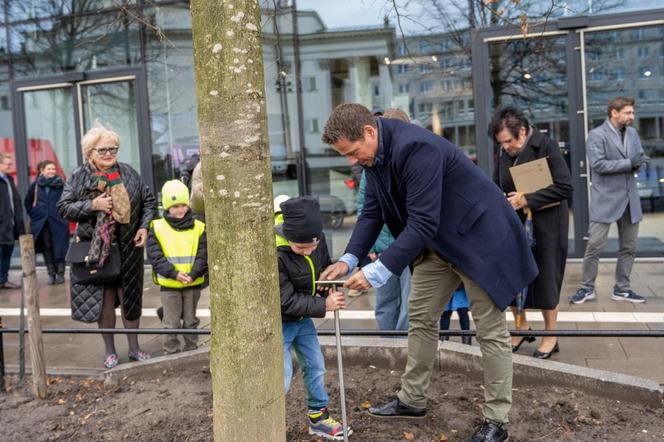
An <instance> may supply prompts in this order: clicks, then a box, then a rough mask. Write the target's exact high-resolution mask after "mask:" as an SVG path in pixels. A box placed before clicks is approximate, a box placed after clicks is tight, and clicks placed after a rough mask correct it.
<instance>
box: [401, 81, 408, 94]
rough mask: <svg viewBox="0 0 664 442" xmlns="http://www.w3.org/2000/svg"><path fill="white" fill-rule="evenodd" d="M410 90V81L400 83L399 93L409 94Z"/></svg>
mask: <svg viewBox="0 0 664 442" xmlns="http://www.w3.org/2000/svg"><path fill="white" fill-rule="evenodd" d="M409 92H410V84H409V83H399V93H400V94H407V93H409Z"/></svg>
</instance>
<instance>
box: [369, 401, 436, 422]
mask: <svg viewBox="0 0 664 442" xmlns="http://www.w3.org/2000/svg"><path fill="white" fill-rule="evenodd" d="M369 414H370V415H371V416H375V417H386V418H410V419H420V418H423V417H425V416H426V415H427V409H426V408H416V407H410V406H408V405H406V404H404V403H403V402H401V401H400V400H399V398H395V399H394V400H393V401H390V402H388V403H387V404H385V405H383V406H382V407H371V408H369Z"/></svg>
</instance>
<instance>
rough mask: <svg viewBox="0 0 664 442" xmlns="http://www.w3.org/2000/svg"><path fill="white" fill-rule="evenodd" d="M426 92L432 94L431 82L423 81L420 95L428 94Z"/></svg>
mask: <svg viewBox="0 0 664 442" xmlns="http://www.w3.org/2000/svg"><path fill="white" fill-rule="evenodd" d="M426 92H431V82H430V81H422V82H421V83H420V93H426Z"/></svg>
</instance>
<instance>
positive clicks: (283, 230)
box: [275, 196, 323, 244]
mask: <svg viewBox="0 0 664 442" xmlns="http://www.w3.org/2000/svg"><path fill="white" fill-rule="evenodd" d="M281 213H282V214H283V216H284V223H283V224H280V225H278V226H275V230H276V231H277V233H278V234H280V235H282V236H283V237H284V238H286V239H287V240H288V241H291V242H295V243H300V244H309V243H312V242H316V241H318V240H319V239H320V237H321V234H322V232H323V221H322V219H321V216H320V204H318V200H317V199H315V198H313V197H310V196H301V197H297V198H291V199H289V200H287V201H284V202H283V203H281Z"/></svg>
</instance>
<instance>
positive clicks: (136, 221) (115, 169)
mask: <svg viewBox="0 0 664 442" xmlns="http://www.w3.org/2000/svg"><path fill="white" fill-rule="evenodd" d="M81 146H82V151H83V158H84V159H85V160H87V161H86V163H85V164H84V165H83V166H81V167H79V168H77V169H76V170H74V172H73V173H72V175H71V178H70V179H69V181H68V182H67V183H66V184H65V188H64V191H63V193H62V197H61V198H60V201H59V202H58V210H59V212H60V215H62V217H63V218H65V219H68V220H70V221H75V222H77V223H78V225H77V227H76V233H75V235H76V238H77V240H81V241H90V249H89V254H88V258H89V259H90V260H92V261H98V262H104V261H105V260H106V258H107V257H108V254H109V253H110V249H111V245H112V244H113V243H117V245H118V247H119V251H120V261H121V271H120V276H118V278H117V279H116V280H114V281H111V282H110V283H104V284H98V285H95V284H76V283H74V282H72V285H71V307H72V318H73V319H75V320H78V321H83V322H97V323H98V324H99V327H100V328H114V327H115V307H116V306H118V305H120V306H121V308H122V321H123V323H124V326H125V328H138V327H139V323H140V317H141V309H142V297H143V247H144V246H145V243H146V241H147V237H148V226H149V224H150V221H151V220H152V218H153V216H154V214H155V211H156V208H157V203H156V200H155V197H154V195H153V194H152V192H151V191H150V189H149V188H148V187H147V186H146V185H145V183H144V182H143V180H142V178H141V176H140V174H139V173H138V172H137V171H136V170H134V169H133V168H132V167H131V166H129V165H128V164H125V163H119V162H118V149H119V147H120V137H119V136H118V134H116V133H115V132H113V131H110V130H108V129H106V128H105V127H103V126H101V125H96V126H95V127H93V128H92V129H90V130H89V131H88V133H86V134H85V136H84V137H83V139H82V140H81ZM102 337H103V339H104V345H105V349H106V355H105V359H104V366H105V367H107V368H113V367H115V366H116V365H117V364H118V355H117V352H116V350H115V344H114V341H113V335H111V334H104V335H102ZM127 340H128V342H129V355H128V356H129V359H130V360H135V361H141V360H145V359H148V358H149V357H150V355H148V354H147V353H145V352H144V351H142V350H141V349H140V347H139V345H138V336H137V335H131V334H130V335H127Z"/></svg>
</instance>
